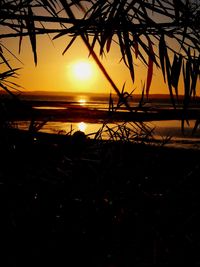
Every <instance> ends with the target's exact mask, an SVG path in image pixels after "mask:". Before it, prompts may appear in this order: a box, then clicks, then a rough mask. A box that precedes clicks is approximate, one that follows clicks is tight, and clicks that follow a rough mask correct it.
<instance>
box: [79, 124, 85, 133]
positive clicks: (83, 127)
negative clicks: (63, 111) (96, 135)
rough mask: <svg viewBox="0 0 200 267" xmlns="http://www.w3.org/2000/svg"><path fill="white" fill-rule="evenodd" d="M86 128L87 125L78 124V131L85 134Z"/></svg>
mask: <svg viewBox="0 0 200 267" xmlns="http://www.w3.org/2000/svg"><path fill="white" fill-rule="evenodd" d="M86 128H87V124H86V123H85V122H80V123H79V124H78V129H79V131H82V132H85V130H86Z"/></svg>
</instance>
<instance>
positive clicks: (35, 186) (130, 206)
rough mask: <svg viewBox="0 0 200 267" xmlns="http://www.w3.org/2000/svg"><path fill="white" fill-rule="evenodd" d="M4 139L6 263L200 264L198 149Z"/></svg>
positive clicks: (1, 195)
mask: <svg viewBox="0 0 200 267" xmlns="http://www.w3.org/2000/svg"><path fill="white" fill-rule="evenodd" d="M0 140H1V141H0V146H1V156H0V157H1V158H0V162H1V169H0V214H1V215H0V216H1V219H0V224H1V225H0V226H1V227H0V229H1V232H2V235H1V236H2V238H1V242H2V245H3V249H2V250H1V258H0V260H1V261H2V262H4V263H2V264H1V266H29V267H30V266H57V267H60V266H94V267H96V266H98V267H105V266H106V267H107V266H109V267H111V266H112V267H114V266H116V267H117V266H120V267H121V266H122V267H126V266H177V265H178V266H179V265H180V266H182V265H183V264H186V265H187V266H199V265H200V253H199V251H200V231H199V226H200V216H199V215H200V186H199V179H200V163H199V158H200V157H199V156H200V155H199V154H200V151H190V150H180V149H176V150H175V149H172V148H170V149H169V148H163V147H155V146H154V147H151V146H144V145H130V144H121V143H112V142H105V143H98V142H93V141H92V140H87V139H84V138H83V139H81V138H80V137H78V138H76V137H75V136H74V137H66V136H62V137H61V136H60V137H59V136H57V137H56V136H52V135H51V136H50V135H41V136H37V137H35V136H32V135H28V134H27V133H26V134H24V133H18V132H15V133H14V134H13V132H9V133H6V134H4V133H2V134H1V139H0ZM3 234H6V235H5V237H4V238H3Z"/></svg>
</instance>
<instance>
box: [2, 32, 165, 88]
mask: <svg viewBox="0 0 200 267" xmlns="http://www.w3.org/2000/svg"><path fill="white" fill-rule="evenodd" d="M66 41H67V42H66ZM68 42H69V40H67V39H66V37H65V38H60V39H57V40H55V41H53V44H52V42H51V41H50V39H49V38H48V37H47V36H42V37H39V38H38V43H37V51H38V65H37V66H36V67H35V65H34V61H33V54H32V50H31V46H30V43H29V40H28V39H25V38H24V41H23V45H22V52H21V54H20V55H18V57H19V58H20V60H21V61H22V62H23V63H24V65H21V64H20V63H19V62H17V61H16V60H14V59H13V58H12V60H11V63H12V64H13V65H14V66H15V67H21V68H22V69H21V70H20V71H19V74H20V77H19V80H18V83H19V84H20V85H22V86H23V87H24V88H25V89H24V90H25V91H36V90H39V91H61V92H65V91H74V92H78V91H81V92H94V93H109V92H110V91H111V90H112V89H111V86H110V84H109V83H108V81H107V80H106V79H105V77H104V76H103V74H102V73H101V72H100V70H99V69H98V67H97V66H96V64H95V62H94V61H93V59H92V58H89V59H88V51H87V49H86V47H85V45H84V44H83V42H82V41H81V40H77V41H76V42H75V43H74V44H73V45H72V46H71V48H70V49H69V50H68V51H67V52H66V54H65V55H64V56H63V55H62V52H63V50H64V49H65V47H66V45H67V44H68ZM6 45H7V46H8V47H9V49H10V50H11V51H12V52H14V53H15V54H18V52H17V51H18V40H17V39H16V38H15V39H9V40H8V41H6ZM9 57H10V58H11V56H9ZM78 60H89V61H90V62H91V63H92V65H93V73H94V75H93V76H92V77H91V79H88V80H84V81H81V82H80V81H78V80H77V79H76V78H75V77H73V75H72V73H71V70H70V66H71V64H73V63H74V62H76V61H78ZM119 61H120V53H119V49H118V47H117V45H116V44H114V43H113V44H112V46H111V51H110V52H109V54H107V55H106V57H105V58H104V59H103V61H102V62H103V63H104V66H105V67H106V69H107V70H108V73H109V74H110V76H111V77H112V79H113V80H114V82H115V83H116V85H117V86H118V88H119V89H121V88H122V86H123V84H124V82H126V87H125V90H126V91H128V92H130V91H132V90H133V89H135V91H134V92H135V93H140V92H141V88H142V85H141V84H142V81H143V82H144V81H145V79H146V75H147V74H146V71H147V70H146V67H144V66H142V65H141V64H140V62H135V63H136V66H135V71H136V75H135V76H136V81H135V84H132V81H131V79H130V76H129V71H128V69H127V67H126V66H125V65H124V63H123V62H121V63H119ZM154 70H155V72H154V76H153V82H152V86H151V93H168V89H167V87H166V85H165V84H164V82H163V78H162V75H161V72H160V71H157V70H156V67H154Z"/></svg>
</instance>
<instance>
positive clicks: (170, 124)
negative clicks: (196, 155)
mask: <svg viewBox="0 0 200 267" xmlns="http://www.w3.org/2000/svg"><path fill="white" fill-rule="evenodd" d="M110 97H112V100H113V103H114V106H115V105H116V103H117V101H118V99H117V97H116V96H115V95H110V94H94V93H74V92H64V93H63V92H62V93H58V92H51V93H49V92H39V91H38V92H29V93H27V92H26V93H21V94H20V95H19V98H20V99H21V100H22V101H27V102H28V101H29V102H31V103H33V107H34V109H37V110H41V111H42V110H44V109H46V110H56V109H68V108H69V107H73V108H74V109H76V108H80V107H81V108H82V112H87V111H88V110H93V111H95V110H101V111H108V110H109V106H110V103H111V102H110V99H111V98H110ZM139 101H140V96H138V95H136V96H133V97H132V98H131V99H130V105H131V106H133V107H137V106H138V102H139ZM143 104H144V107H145V108H147V109H149V110H150V109H153V108H157V109H172V108H173V107H172V104H171V101H170V98H169V97H168V96H166V95H151V96H150V97H149V99H148V100H145V101H144V103H143ZM84 108H85V109H84ZM192 108H196V109H199V102H198V103H196V102H195V103H194V105H193V106H192ZM120 111H124V112H125V111H126V109H125V108H124V107H123V106H121V107H120ZM14 124H15V127H17V128H19V129H23V130H28V129H29V127H30V122H29V121H24V120H21V121H20V120H18V121H15V122H14ZM38 124H39V127H38V131H39V132H45V133H53V134H62V135H69V134H73V133H75V132H76V131H82V132H84V133H85V134H86V135H87V136H88V138H102V139H114V140H117V139H120V138H121V137H122V136H123V138H124V140H125V139H127V140H128V139H129V138H130V137H131V138H132V137H135V136H137V133H141V128H140V127H141V124H140V123H134V122H126V123H124V122H123V121H121V122H118V121H116V122H115V121H114V122H113V121H112V122H108V121H106V122H104V121H99V120H98V121H92V122H88V121H87V122H86V121H84V120H80V121H77V120H76V121H73V120H71V121H66V122H65V121H63V120H62V121H54V120H50V121H47V122H46V123H44V124H43V123H42V122H38ZM195 124H196V120H190V121H187V122H184V131H183V129H182V127H181V125H182V121H181V120H159V121H154V120H152V121H148V122H144V123H143V124H142V125H143V126H144V127H146V129H148V130H150V132H151V133H152V135H151V138H150V139H149V142H150V143H155V144H161V145H162V144H165V145H166V146H171V147H176V148H185V149H200V125H198V124H197V127H196V131H193V130H194V126H195ZM117 132H118V133H117ZM125 133H126V134H125ZM120 136H121V137H120ZM138 136H140V135H138ZM142 136H143V135H142ZM131 138H130V139H131ZM133 139H134V138H133ZM125 141H126V140H125Z"/></svg>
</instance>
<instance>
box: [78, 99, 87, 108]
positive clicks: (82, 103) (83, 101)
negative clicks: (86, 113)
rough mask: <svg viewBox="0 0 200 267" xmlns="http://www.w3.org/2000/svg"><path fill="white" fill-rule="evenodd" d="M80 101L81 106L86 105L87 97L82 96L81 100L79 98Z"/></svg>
mask: <svg viewBox="0 0 200 267" xmlns="http://www.w3.org/2000/svg"><path fill="white" fill-rule="evenodd" d="M78 102H79V104H80V106H84V105H85V104H86V102H87V101H86V99H84V98H80V99H79V100H78Z"/></svg>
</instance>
